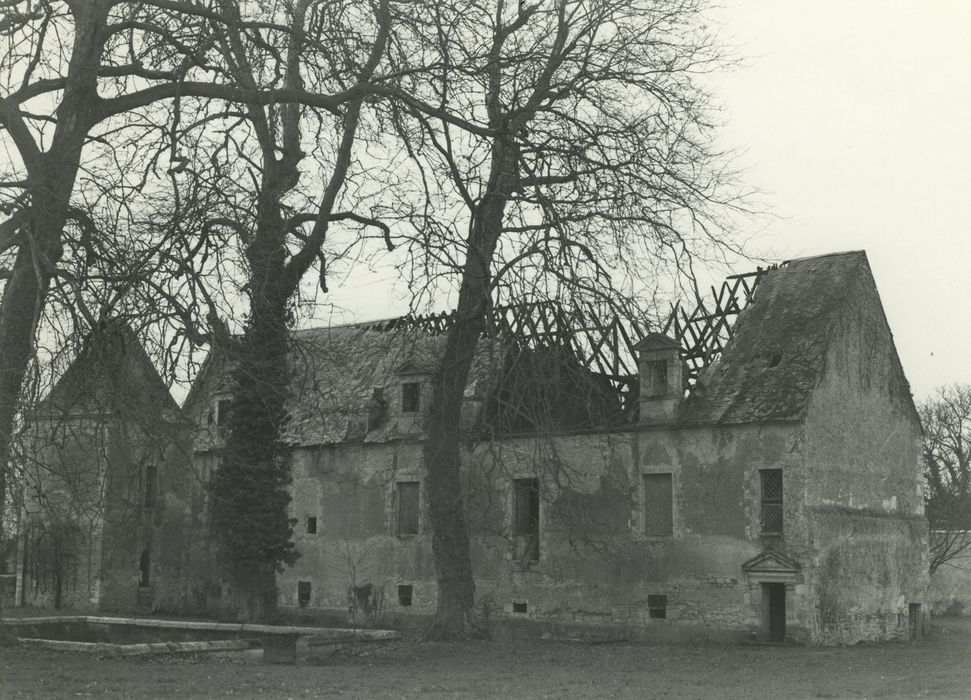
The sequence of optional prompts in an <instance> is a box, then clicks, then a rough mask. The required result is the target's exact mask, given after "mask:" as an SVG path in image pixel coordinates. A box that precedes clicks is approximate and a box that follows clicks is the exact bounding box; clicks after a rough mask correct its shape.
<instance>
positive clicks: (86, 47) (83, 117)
mask: <svg viewBox="0 0 971 700" xmlns="http://www.w3.org/2000/svg"><path fill="white" fill-rule="evenodd" d="M107 12H108V8H107V5H106V4H105V3H102V2H97V3H94V2H93V3H91V6H90V7H87V8H86V9H84V10H83V11H80V12H78V13H77V17H76V20H77V26H76V28H75V35H74V45H73V50H72V54H71V62H70V66H69V68H68V78H67V82H66V84H65V88H64V98H63V100H62V102H61V105H60V107H59V108H58V111H57V116H58V122H57V126H56V128H55V129H54V134H53V137H52V139H51V145H50V148H49V150H48V151H47V152H46V153H40V152H37V151H32V150H31V147H30V146H29V145H27V146H26V147H25V148H24V149H23V150H24V151H25V152H26V153H28V156H27V157H25V158H24V160H25V163H26V165H27V168H28V173H29V176H30V180H31V185H30V189H29V201H30V204H29V206H28V208H27V213H26V223H25V225H23V226H22V227H21V229H20V236H22V237H23V238H24V240H22V241H21V242H20V243H19V249H18V251H17V257H16V260H15V261H14V266H13V270H12V271H11V275H10V277H9V278H8V279H7V281H6V284H5V285H4V288H3V296H2V299H0V539H2V536H3V511H4V505H5V504H6V497H7V479H6V476H7V470H8V468H9V464H10V458H11V449H10V447H11V444H10V443H11V440H12V439H13V429H14V420H15V418H16V415H17V412H18V410H19V409H20V401H21V388H22V386H23V381H24V375H25V373H26V371H27V367H28V366H29V364H30V358H31V357H32V355H33V349H34V334H35V333H36V331H37V324H38V321H39V320H40V314H41V311H42V310H43V308H44V303H45V301H46V299H47V292H48V288H49V286H50V281H51V277H52V275H53V273H54V266H56V265H57V263H58V262H59V261H60V259H61V255H62V246H61V236H62V232H63V229H64V225H65V223H66V221H67V212H68V207H69V204H70V199H71V193H72V191H73V189H74V181H75V179H76V178H77V173H78V168H79V165H80V162H81V149H82V147H83V146H84V139H85V136H86V134H87V132H88V128H89V124H90V123H91V119H92V114H93V111H94V109H95V108H96V106H97V100H98V94H97V66H98V64H99V59H100V57H101V52H102V47H103V43H104V28H105V24H106V22H107ZM20 124H21V125H22V122H21V123H20ZM16 128H17V127H16V126H14V128H13V129H11V128H10V126H9V125H8V130H10V131H14V130H16ZM21 139H22V140H23V141H24V142H28V143H29V142H31V137H30V136H29V134H28V135H23V136H21ZM21 145H22V144H18V146H21ZM21 155H23V152H22V154H21Z"/></svg>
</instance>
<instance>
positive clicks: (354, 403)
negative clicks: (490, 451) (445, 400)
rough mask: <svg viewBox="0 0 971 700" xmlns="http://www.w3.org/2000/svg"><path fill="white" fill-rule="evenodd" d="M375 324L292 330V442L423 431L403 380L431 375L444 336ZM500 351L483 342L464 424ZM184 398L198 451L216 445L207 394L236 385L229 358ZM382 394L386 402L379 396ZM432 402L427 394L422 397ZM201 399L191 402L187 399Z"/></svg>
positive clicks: (477, 407) (481, 400)
mask: <svg viewBox="0 0 971 700" xmlns="http://www.w3.org/2000/svg"><path fill="white" fill-rule="evenodd" d="M371 328H373V324H354V325H345V326H330V327H326V328H312V329H306V330H298V331H295V332H294V336H293V343H292V349H291V366H292V368H293V373H294V374H293V378H292V382H291V387H292V388H293V396H292V397H291V399H290V401H289V405H288V410H289V413H290V421H289V424H288V426H287V430H286V432H285V434H284V440H285V441H286V442H288V443H289V444H292V445H324V444H336V443H340V442H345V441H365V442H382V441H386V440H390V439H394V438H396V437H400V436H402V435H414V434H416V433H418V434H420V432H421V425H420V419H419V421H418V422H417V423H416V419H415V417H414V416H402V415H401V412H400V406H399V400H400V396H399V395H398V387H399V385H400V383H401V382H410V381H416V380H420V378H421V377H422V375H430V374H431V372H432V371H433V369H434V368H435V367H436V366H437V364H438V362H439V359H440V358H441V355H442V353H443V351H444V347H445V336H444V335H433V334H429V333H426V332H421V331H415V330H411V329H408V328H396V329H393V330H387V331H384V330H372V329H371ZM502 359H503V350H502V349H501V347H500V345H499V344H498V343H496V342H490V341H487V340H482V341H480V343H479V348H478V351H477V353H476V357H475V360H474V361H473V364H472V368H471V371H470V373H469V383H468V386H467V387H466V390H465V402H464V403H465V405H464V406H463V409H462V424H463V427H464V428H471V427H473V426H474V425H476V424H477V422H478V421H479V420H480V417H481V413H482V410H483V408H484V404H485V399H486V398H487V396H488V395H489V393H490V390H491V386H492V383H493V382H495V381H496V379H497V377H498V374H499V370H500V368H501V366H502ZM205 371H206V373H207V375H208V376H207V377H200V378H199V380H198V382H197V385H196V388H194V389H193V392H192V395H190V397H189V399H187V402H186V409H187V411H188V412H189V413H190V414H194V418H195V420H196V424H197V425H198V426H199V427H200V428H201V429H202V431H201V433H200V434H199V435H197V440H196V449H207V448H210V447H213V446H215V443H216V440H217V436H216V434H215V430H214V428H213V426H212V425H211V421H212V415H211V410H210V407H209V406H208V405H199V404H205V403H207V402H208V401H209V399H210V398H211V397H213V396H215V395H218V394H220V393H222V392H225V393H226V394H228V393H229V392H230V391H231V380H230V367H229V363H227V362H225V361H223V360H221V359H220V358H216V357H214V358H212V359H211V361H210V362H209V363H208V366H207V368H206V370H205ZM375 389H379V390H381V391H382V392H383V399H384V402H385V406H384V407H383V408H382V407H380V406H379V405H378V404H379V403H380V402H376V401H375V399H374V393H375ZM423 400H427V396H423ZM190 403H191V404H196V405H193V406H190V405H189V404H190Z"/></svg>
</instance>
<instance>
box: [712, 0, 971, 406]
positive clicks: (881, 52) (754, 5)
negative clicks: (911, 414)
mask: <svg viewBox="0 0 971 700" xmlns="http://www.w3.org/2000/svg"><path fill="white" fill-rule="evenodd" d="M722 17H723V20H724V26H725V31H726V34H728V35H730V36H732V37H733V42H734V43H737V44H738V45H739V47H740V48H739V51H738V53H740V54H742V55H745V56H748V57H749V58H748V60H747V65H746V66H745V67H743V68H741V69H739V70H738V71H736V72H734V73H733V74H731V75H728V76H726V77H725V79H724V80H722V81H721V82H720V83H719V91H720V97H721V99H722V101H723V103H724V104H725V108H726V114H725V118H726V128H725V137H726V139H728V141H729V143H730V144H732V145H734V146H736V147H738V148H742V149H744V150H745V151H746V154H745V156H744V157H743V162H745V163H746V164H747V165H748V166H749V167H748V176H747V177H748V179H749V181H750V182H751V183H752V184H753V185H755V186H757V187H760V188H761V189H762V190H764V191H765V192H766V193H767V194H768V195H769V200H770V203H771V205H772V211H773V212H774V213H775V214H777V215H778V216H779V217H781V218H779V219H777V220H773V221H770V222H768V229H767V234H768V235H767V236H766V238H764V239H763V240H762V241H761V242H760V243H759V244H758V245H760V246H761V247H765V248H771V249H773V250H775V251H776V252H777V253H778V254H780V255H782V256H783V257H786V258H792V257H801V256H804V255H815V254H819V253H827V252H834V251H840V250H856V249H865V250H866V252H867V255H868V256H869V259H870V265H871V267H872V268H873V274H874V276H875V277H876V280H877V285H878V288H879V290H880V294H881V296H882V298H883V304H884V307H885V309H886V312H887V318H888V320H889V322H890V327H891V329H892V330H893V332H894V336H895V339H896V342H897V349H898V352H899V353H900V356H901V360H902V361H903V365H904V370H905V371H906V373H907V376H908V378H909V379H910V383H911V387H912V389H913V392H914V395H915V397H917V398H921V397H923V396H925V395H927V394H928V393H930V392H931V391H932V390H933V389H934V388H935V387H936V386H938V385H941V384H945V383H950V382H954V381H961V382H971V271H969V265H971V236H969V233H971V174H969V173H971V2H969V1H967V0H957V1H947V0H812V1H809V0H799V1H797V0H726V1H725V9H724V11H723V12H722Z"/></svg>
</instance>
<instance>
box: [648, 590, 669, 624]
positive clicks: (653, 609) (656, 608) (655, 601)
mask: <svg viewBox="0 0 971 700" xmlns="http://www.w3.org/2000/svg"><path fill="white" fill-rule="evenodd" d="M647 616H648V617H649V618H651V619H652V620H664V619H665V618H667V616H668V597H667V596H666V595H660V594H655V595H649V596H647Z"/></svg>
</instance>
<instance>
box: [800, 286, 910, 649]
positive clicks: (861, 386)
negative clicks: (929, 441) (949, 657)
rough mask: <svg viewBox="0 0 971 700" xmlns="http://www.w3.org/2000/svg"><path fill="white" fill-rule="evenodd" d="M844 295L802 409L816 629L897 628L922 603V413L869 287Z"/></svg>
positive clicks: (860, 635)
mask: <svg viewBox="0 0 971 700" xmlns="http://www.w3.org/2000/svg"><path fill="white" fill-rule="evenodd" d="M858 287H859V289H858V290H857V293H855V294H853V295H851V299H852V300H853V301H852V302H850V301H848V302H847V303H846V305H845V306H844V308H843V310H842V313H841V316H840V320H839V324H838V326H837V327H836V328H835V329H834V335H833V339H832V341H831V343H830V347H829V351H828V353H827V356H826V368H825V371H824V374H823V377H822V380H821V381H820V383H819V385H818V386H817V387H816V390H815V392H814V394H813V399H812V402H811V404H810V407H809V411H808V415H807V418H806V444H805V446H804V453H805V454H806V456H807V459H806V485H807V491H806V505H807V513H806V518H807V519H806V526H807V528H808V532H809V533H810V536H811V538H812V547H811V549H812V552H811V557H810V561H811V564H810V566H809V567H807V571H806V576H807V580H808V582H809V583H810V591H811V601H810V604H811V606H812V608H813V610H812V627H813V637H814V638H816V639H817V640H818V641H819V642H820V643H834V644H835V643H839V644H850V643H854V642H857V641H861V640H872V639H886V638H892V637H903V636H906V634H907V630H908V628H907V624H908V612H909V606H910V605H911V604H917V605H922V604H924V603H925V591H926V587H927V520H926V518H925V517H924V514H923V500H922V496H921V483H922V478H921V469H920V460H919V447H920V439H921V434H920V424H919V422H918V420H917V417H916V414H915V412H914V409H913V404H912V402H911V401H910V396H909V388H908V386H907V384H906V380H905V379H904V376H903V373H902V370H901V369H900V365H899V361H898V360H897V357H896V354H895V353H894V352H893V344H892V338H891V336H890V330H889V328H888V326H887V324H886V320H885V318H884V317H883V314H882V311H881V309H880V305H879V300H878V299H877V297H876V290H875V288H874V287H872V285H870V284H864V283H860V284H858Z"/></svg>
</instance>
